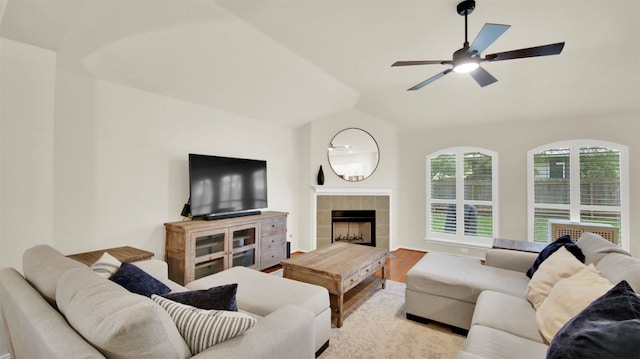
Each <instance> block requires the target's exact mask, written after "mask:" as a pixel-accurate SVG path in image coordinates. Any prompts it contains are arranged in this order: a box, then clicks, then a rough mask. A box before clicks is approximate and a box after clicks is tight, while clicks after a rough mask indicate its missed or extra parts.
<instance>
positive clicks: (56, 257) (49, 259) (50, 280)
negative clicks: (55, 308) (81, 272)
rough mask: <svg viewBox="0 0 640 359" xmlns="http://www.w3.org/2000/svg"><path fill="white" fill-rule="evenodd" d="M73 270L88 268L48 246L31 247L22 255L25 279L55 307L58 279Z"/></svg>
mask: <svg viewBox="0 0 640 359" xmlns="http://www.w3.org/2000/svg"><path fill="white" fill-rule="evenodd" d="M71 268H87V266H85V265H84V264H82V263H80V262H78V261H75V260H73V259H71V258H67V257H65V256H64V255H62V253H60V252H58V251H57V250H55V249H54V248H52V247H51V246H48V245H46V244H41V245H37V246H34V247H31V248H29V249H27V250H26V251H25V252H24V254H23V255H22V270H23V272H24V277H25V278H26V279H27V280H28V281H29V283H31V285H32V286H33V287H34V288H35V289H36V290H37V291H38V292H39V293H40V294H41V295H42V296H43V297H44V298H45V299H46V300H47V301H48V302H49V303H51V304H53V305H55V301H56V286H57V284H58V278H59V277H60V275H61V274H62V273H64V272H66V271H67V270H69V269H71Z"/></svg>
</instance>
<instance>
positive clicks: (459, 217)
mask: <svg viewBox="0 0 640 359" xmlns="http://www.w3.org/2000/svg"><path fill="white" fill-rule="evenodd" d="M467 152H480V153H483V154H486V155H489V156H491V197H492V198H491V208H492V216H493V218H492V222H493V226H492V232H493V236H492V237H491V238H488V237H487V238H485V237H475V236H467V235H464V211H456V234H449V233H441V232H432V231H431V204H432V203H434V202H436V203H451V204H456V208H464V204H465V203H466V204H476V205H485V204H487V202H486V201H469V200H467V201H465V200H464V176H460V175H458V174H459V173H464V154H465V153H467ZM442 154H455V155H456V199H455V200H438V201H432V200H431V159H432V158H434V157H438V156H440V155H442ZM459 159H462V160H459ZM499 173H500V172H499V171H498V153H497V152H495V151H491V150H489V149H486V148H482V147H465V146H461V147H450V148H446V149H443V150H440V151H437V152H434V153H431V154H429V155H427V158H426V179H427V181H426V190H427V193H426V195H427V201H426V203H427V205H426V210H427V211H426V215H427V216H428V217H427V221H426V224H427V228H426V231H427V237H426V238H425V241H426V242H434V243H445V244H463V245H465V246H470V247H481V248H491V246H492V245H493V238H499V234H498V229H499V228H500V226H499V224H498V221H499V218H500V215H499V213H500V212H499V205H498V204H499V200H498V192H499V191H498V175H499ZM458 233H462V235H459V234H458Z"/></svg>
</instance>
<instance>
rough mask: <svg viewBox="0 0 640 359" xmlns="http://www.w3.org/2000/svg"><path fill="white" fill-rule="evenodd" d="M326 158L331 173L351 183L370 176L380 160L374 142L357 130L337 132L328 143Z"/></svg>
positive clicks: (364, 132)
mask: <svg viewBox="0 0 640 359" xmlns="http://www.w3.org/2000/svg"><path fill="white" fill-rule="evenodd" d="M327 156H328V157H329V164H330V165H331V169H332V170H333V172H335V174H337V175H338V177H340V178H342V179H344V180H347V181H351V182H357V181H362V180H364V179H365V178H367V177H369V176H371V175H372V174H373V171H375V170H376V167H378V160H379V158H380V156H379V153H378V144H377V143H376V140H375V139H374V138H373V136H371V135H370V134H369V132H367V131H365V130H362V129H359V128H347V129H344V130H342V131H340V132H338V134H336V135H335V136H334V137H333V139H332V140H331V142H330V143H329V149H328V151H327Z"/></svg>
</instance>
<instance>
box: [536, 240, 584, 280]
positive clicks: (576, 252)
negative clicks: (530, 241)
mask: <svg viewBox="0 0 640 359" xmlns="http://www.w3.org/2000/svg"><path fill="white" fill-rule="evenodd" d="M560 247H564V248H566V249H567V250H568V251H569V253H571V254H573V256H574V257H576V258H577V259H578V260H579V261H580V262H582V263H584V254H583V253H582V249H580V247H578V246H577V245H576V244H575V243H574V242H573V241H572V240H571V236H570V235H564V236H562V237H558V239H556V240H555V241H553V242H551V243H549V244H548V245H547V246H546V247H544V249H543V250H542V251H540V254H538V258H536V260H535V262H533V265H532V266H531V268H529V270H528V271H527V277H529V278H531V277H533V273H535V272H536V271H537V270H538V267H540V264H542V262H544V261H545V260H546V259H547V258H549V257H550V256H551V255H552V254H553V253H555V251H557V250H558V249H560Z"/></svg>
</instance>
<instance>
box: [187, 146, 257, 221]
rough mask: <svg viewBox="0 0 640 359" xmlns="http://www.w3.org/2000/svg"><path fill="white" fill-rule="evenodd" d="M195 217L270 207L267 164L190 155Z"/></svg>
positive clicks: (190, 187)
mask: <svg viewBox="0 0 640 359" xmlns="http://www.w3.org/2000/svg"><path fill="white" fill-rule="evenodd" d="M189 192H190V200H191V215H192V216H193V217H201V216H211V215H218V214H228V213H234V212H242V211H250V210H257V209H263V208H267V162H266V161H262V160H250V159H244V158H231V157H219V156H207V155H196V154H192V153H190V154H189Z"/></svg>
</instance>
